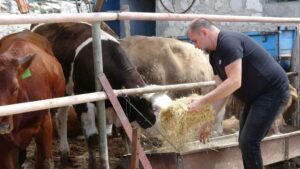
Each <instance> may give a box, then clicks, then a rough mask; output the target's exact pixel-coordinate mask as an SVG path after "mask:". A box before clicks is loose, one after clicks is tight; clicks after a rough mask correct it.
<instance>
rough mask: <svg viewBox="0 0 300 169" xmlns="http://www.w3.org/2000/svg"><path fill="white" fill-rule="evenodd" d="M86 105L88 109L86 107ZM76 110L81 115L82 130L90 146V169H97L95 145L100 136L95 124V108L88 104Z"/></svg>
mask: <svg viewBox="0 0 300 169" xmlns="http://www.w3.org/2000/svg"><path fill="white" fill-rule="evenodd" d="M84 105H85V106H86V107H84ZM75 109H76V112H77V113H79V114H80V120H81V128H82V130H83V135H84V137H85V140H86V142H87V146H88V153H89V169H94V168H96V159H95V147H94V145H95V142H96V140H97V135H98V131H97V128H96V124H95V106H94V104H92V103H86V104H81V105H77V106H75ZM83 110H87V111H83ZM81 112H82V113H81Z"/></svg>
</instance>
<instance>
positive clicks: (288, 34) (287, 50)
mask: <svg viewBox="0 0 300 169" xmlns="http://www.w3.org/2000/svg"><path fill="white" fill-rule="evenodd" d="M296 30H297V29H296V27H283V26H281V27H278V31H279V60H280V62H279V63H280V65H281V66H282V67H283V69H284V70H286V71H290V68H291V59H292V52H293V44H294V42H295V40H296V37H297V31H296Z"/></svg>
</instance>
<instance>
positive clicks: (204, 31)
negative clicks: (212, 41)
mask: <svg viewBox="0 0 300 169" xmlns="http://www.w3.org/2000/svg"><path fill="white" fill-rule="evenodd" d="M199 33H200V34H202V35H204V36H207V34H208V31H207V29H205V28H201V29H200V31H199Z"/></svg>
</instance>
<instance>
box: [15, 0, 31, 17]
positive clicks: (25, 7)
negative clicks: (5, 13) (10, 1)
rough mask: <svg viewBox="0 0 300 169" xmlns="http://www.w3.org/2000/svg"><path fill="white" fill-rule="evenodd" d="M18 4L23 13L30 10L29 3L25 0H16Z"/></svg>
mask: <svg viewBox="0 0 300 169" xmlns="http://www.w3.org/2000/svg"><path fill="white" fill-rule="evenodd" d="M16 2H17V4H18V9H19V11H20V12H21V13H22V14H25V13H28V12H29V8H28V4H27V3H26V1H25V0H16Z"/></svg>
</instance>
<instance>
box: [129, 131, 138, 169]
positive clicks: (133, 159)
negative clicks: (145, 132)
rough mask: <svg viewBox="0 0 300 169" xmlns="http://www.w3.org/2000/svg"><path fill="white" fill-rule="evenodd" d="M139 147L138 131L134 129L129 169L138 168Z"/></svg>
mask: <svg viewBox="0 0 300 169" xmlns="http://www.w3.org/2000/svg"><path fill="white" fill-rule="evenodd" d="M139 146H140V130H139V129H138V128H134V129H133V131H132V152H131V154H132V155H131V164H130V169H138V168H139V158H138V157H139V151H138V150H139Z"/></svg>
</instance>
